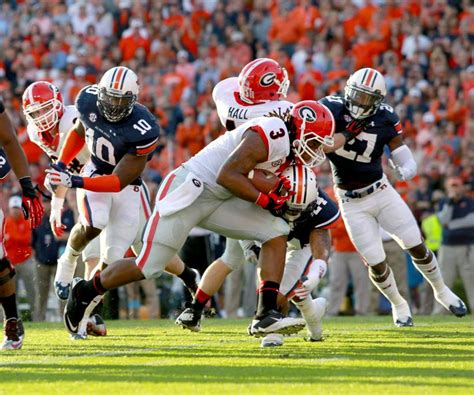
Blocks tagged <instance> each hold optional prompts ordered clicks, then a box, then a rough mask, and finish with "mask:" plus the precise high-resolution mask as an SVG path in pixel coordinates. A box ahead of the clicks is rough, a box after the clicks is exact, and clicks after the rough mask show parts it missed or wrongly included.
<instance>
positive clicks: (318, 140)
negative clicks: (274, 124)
mask: <svg viewBox="0 0 474 395" xmlns="http://www.w3.org/2000/svg"><path fill="white" fill-rule="evenodd" d="M290 116H291V120H290V125H291V126H290V129H291V132H292V137H293V141H292V149H293V152H294V154H295V156H296V157H297V158H298V159H299V160H300V161H301V163H303V164H304V165H305V166H308V167H314V166H317V165H320V164H321V163H322V162H323V161H324V159H326V155H325V154H324V151H323V145H326V146H328V147H332V146H333V145H334V137H333V135H334V129H335V126H336V123H335V122H334V117H333V115H332V113H331V111H330V110H329V109H328V108H327V107H326V106H325V105H324V104H321V103H318V102H316V101H313V100H305V101H300V102H298V103H296V104H295V106H294V107H293V108H292V109H291V112H290Z"/></svg>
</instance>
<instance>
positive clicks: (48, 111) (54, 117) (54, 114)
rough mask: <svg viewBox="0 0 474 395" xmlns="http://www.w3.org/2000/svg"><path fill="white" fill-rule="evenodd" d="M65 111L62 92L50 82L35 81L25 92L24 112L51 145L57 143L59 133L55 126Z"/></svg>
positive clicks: (29, 121) (41, 136)
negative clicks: (55, 131) (56, 131)
mask: <svg viewBox="0 0 474 395" xmlns="http://www.w3.org/2000/svg"><path fill="white" fill-rule="evenodd" d="M63 112H64V104H63V98H62V96H61V92H59V89H58V88H57V87H56V86H55V85H53V84H51V83H50V82H47V81H37V82H33V83H32V84H31V85H29V86H28V88H26V90H25V92H24V93H23V113H24V114H25V117H26V120H27V122H28V124H30V125H31V126H33V127H34V129H35V130H36V132H37V133H38V135H39V137H40V138H41V140H42V141H43V142H44V143H45V144H47V145H49V146H54V145H57V141H56V140H57V137H58V136H59V133H54V128H55V127H56V125H57V124H58V122H59V120H60V119H61V117H62V115H63Z"/></svg>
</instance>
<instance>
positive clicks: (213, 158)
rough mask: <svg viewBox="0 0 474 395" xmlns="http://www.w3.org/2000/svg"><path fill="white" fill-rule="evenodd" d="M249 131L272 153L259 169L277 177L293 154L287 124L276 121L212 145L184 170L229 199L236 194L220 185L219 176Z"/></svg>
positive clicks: (256, 123)
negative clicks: (189, 171) (289, 156)
mask: <svg viewBox="0 0 474 395" xmlns="http://www.w3.org/2000/svg"><path fill="white" fill-rule="evenodd" d="M248 129H252V130H254V131H255V132H257V133H258V134H259V135H260V137H261V138H262V140H263V142H264V144H265V146H266V148H267V152H268V155H267V160H266V161H265V162H262V163H259V164H258V165H257V166H256V168H258V169H265V170H269V171H271V172H272V173H276V174H277V173H279V169H280V167H281V165H282V164H283V163H284V162H285V160H286V157H287V156H288V155H289V154H290V138H289V136H288V130H287V129H286V126H285V123H284V122H283V121H282V120H281V119H280V118H276V117H269V118H266V117H261V118H256V119H252V120H251V121H248V122H246V123H244V124H243V125H241V126H239V127H238V128H237V129H235V130H232V131H231V132H226V133H225V134H224V135H222V136H220V137H219V138H217V139H216V140H214V141H212V142H211V143H210V144H209V145H207V146H206V147H204V148H203V149H202V150H201V151H200V152H199V153H198V154H196V155H195V156H193V157H192V158H191V159H190V160H188V161H187V162H185V163H184V164H183V166H184V167H185V168H187V169H189V170H191V171H192V172H193V173H195V174H196V175H198V176H199V177H200V178H201V179H202V180H203V182H204V183H205V184H206V185H207V186H208V187H209V188H210V189H211V190H212V191H213V192H214V193H215V194H216V196H217V197H219V198H221V199H226V198H229V197H231V196H232V194H231V193H230V192H229V191H228V190H227V189H226V188H224V187H222V186H220V185H218V184H217V181H216V180H217V175H218V174H219V171H220V168H221V166H222V165H223V163H224V162H225V161H226V160H227V158H228V157H229V156H230V155H231V154H232V152H233V151H234V150H235V149H236V148H237V147H238V146H239V145H240V143H241V141H242V137H243V135H244V133H245V132H246V131H247V130H248Z"/></svg>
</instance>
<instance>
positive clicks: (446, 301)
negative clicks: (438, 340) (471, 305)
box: [434, 287, 467, 317]
mask: <svg viewBox="0 0 474 395" xmlns="http://www.w3.org/2000/svg"><path fill="white" fill-rule="evenodd" d="M434 296H435V299H436V300H437V301H438V302H439V303H440V304H441V305H442V306H443V307H444V308H446V309H447V310H449V311H450V312H451V313H453V314H454V315H455V316H456V317H464V316H465V315H466V314H467V309H466V305H465V304H464V302H463V301H462V300H461V299H459V298H458V297H457V296H456V294H455V293H454V292H453V291H451V290H450V289H449V288H448V287H444V289H443V290H442V291H441V292H437V293H435V294H434Z"/></svg>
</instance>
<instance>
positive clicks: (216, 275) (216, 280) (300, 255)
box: [176, 165, 340, 347]
mask: <svg viewBox="0 0 474 395" xmlns="http://www.w3.org/2000/svg"><path fill="white" fill-rule="evenodd" d="M282 176H284V177H286V178H287V179H288V180H290V182H291V185H292V190H293V191H296V194H295V195H293V196H292V197H291V199H290V200H288V202H287V203H286V205H287V209H286V210H284V211H283V212H282V217H283V218H284V219H285V220H286V221H288V222H289V224H290V228H291V231H290V234H289V235H288V245H287V253H286V264H285V270H284V273H283V278H282V282H281V285H280V293H279V305H280V308H281V309H283V310H284V309H286V300H288V301H291V302H293V303H294V304H295V305H296V307H297V308H298V309H299V310H300V311H301V313H302V316H303V318H304V319H305V321H306V326H307V329H308V335H309V336H308V340H311V341H317V340H320V339H321V335H322V326H321V319H322V317H323V315H324V313H325V311H326V304H327V303H326V300H325V299H324V298H317V299H314V300H313V299H312V298H311V291H312V290H313V289H315V288H316V287H317V285H318V283H319V280H320V279H321V278H322V277H323V276H324V275H325V273H326V271H327V264H326V262H327V259H328V255H329V250H330V248H331V241H330V235H329V231H328V227H329V226H330V225H331V224H332V223H333V222H334V221H336V220H337V219H338V218H339V216H340V213H339V208H338V207H337V205H336V204H335V203H334V202H333V201H332V200H331V199H329V198H328V197H327V195H326V194H325V193H324V191H322V190H321V189H319V188H318V186H317V182H316V176H315V175H314V173H313V172H312V170H311V169H309V168H308V167H304V166H301V165H291V166H290V167H288V168H287V169H285V170H284V171H283V173H282ZM251 244H253V243H250V244H249V243H246V248H248V249H254V251H255V252H256V253H257V255H258V247H257V248H255V245H251ZM234 245H235V244H234ZM221 260H222V261H223V262H224V264H225V268H226V269H225V270H222V269H221V268H220V267H219V268H218V269H217V270H216V263H215V264H214V265H211V266H209V267H208V268H207V270H206V272H205V273H204V276H203V278H202V281H201V282H200V284H199V290H202V291H203V292H205V293H206V294H208V295H213V294H214V293H215V292H217V291H218V290H219V288H220V287H221V286H222V284H223V283H224V280H225V277H226V276H227V275H229V274H230V273H231V272H232V271H233V270H236V269H238V268H239V266H241V265H243V264H244V263H245V256H244V254H243V252H242V250H241V249H240V248H234V249H232V250H226V252H225V253H224V255H223V256H222V258H221ZM203 307H204V306H203V305H202V303H200V302H199V301H198V300H196V298H195V299H194V300H193V303H192V305H191V307H188V308H187V309H185V310H184V311H183V312H182V313H181V315H180V316H179V317H178V318H177V320H176V323H177V324H178V325H181V326H183V328H186V329H190V330H192V331H199V330H200V321H201V315H202V310H203ZM282 344H283V336H281V335H278V334H271V335H267V336H265V337H264V338H263V339H262V347H271V346H281V345H282Z"/></svg>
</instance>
